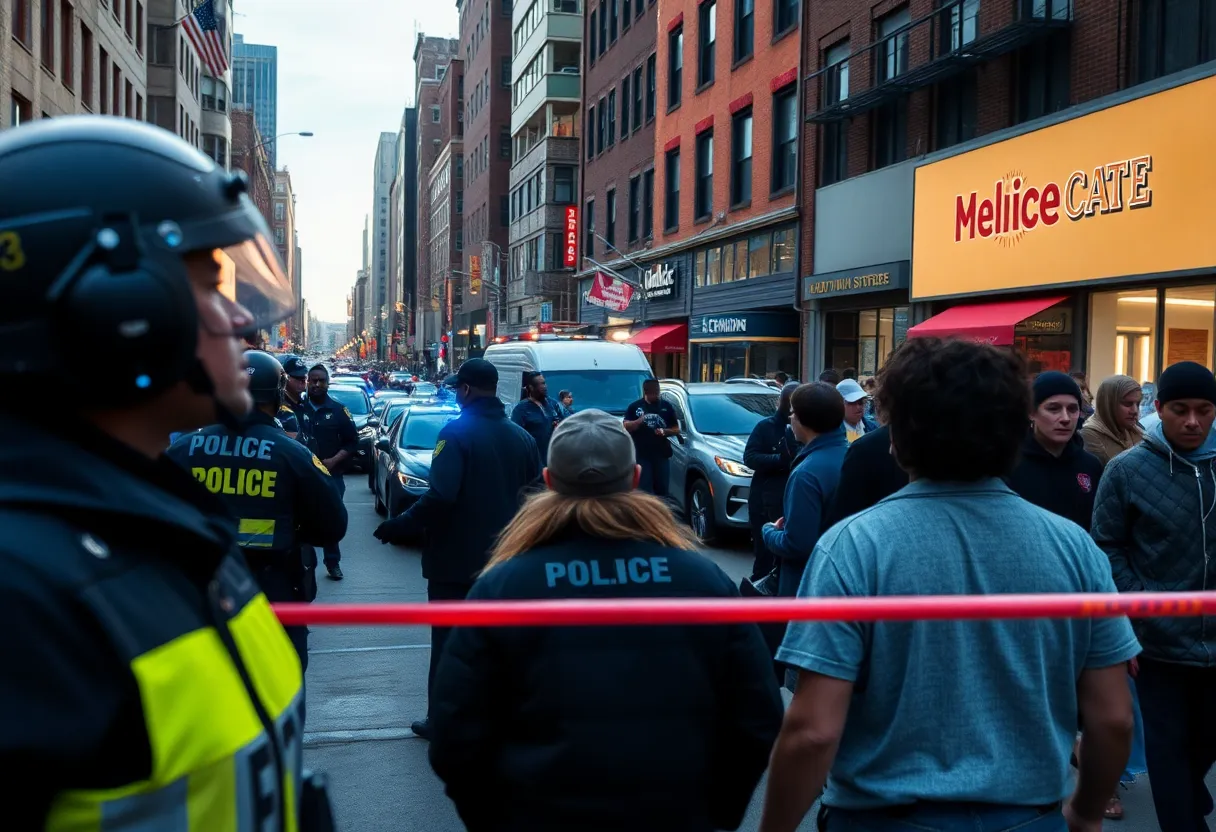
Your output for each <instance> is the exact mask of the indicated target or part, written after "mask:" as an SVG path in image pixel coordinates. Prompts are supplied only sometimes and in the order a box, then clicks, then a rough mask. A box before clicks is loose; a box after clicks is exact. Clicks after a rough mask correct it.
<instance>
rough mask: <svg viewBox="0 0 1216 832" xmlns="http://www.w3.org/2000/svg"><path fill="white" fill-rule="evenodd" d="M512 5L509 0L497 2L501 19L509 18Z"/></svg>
mask: <svg viewBox="0 0 1216 832" xmlns="http://www.w3.org/2000/svg"><path fill="white" fill-rule="evenodd" d="M512 8H513V4H512V2H511V0H499V4H498V13H499V14H500V15H502V16H503V17H510V16H511V10H512Z"/></svg>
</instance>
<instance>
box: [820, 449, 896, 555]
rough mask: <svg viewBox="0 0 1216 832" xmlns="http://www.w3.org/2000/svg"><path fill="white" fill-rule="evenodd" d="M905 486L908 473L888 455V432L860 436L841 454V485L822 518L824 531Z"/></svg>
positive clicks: (889, 453) (889, 452)
mask: <svg viewBox="0 0 1216 832" xmlns="http://www.w3.org/2000/svg"><path fill="white" fill-rule="evenodd" d="M907 484H908V473H907V472H906V471H904V469H903V468H900V467H899V463H898V462H896V461H895V457H893V456H892V455H891V429H890V428H888V427H887V426H886V425H882V426H880V427H878V428H877V429H875V430H873V431H870V432H869V433H867V434H865V435H864V436H861V437H860V438H858V439H856V440H855V441H854V442H853V444H852V445H850V446H849V450H848V453H846V454H845V455H844V466H843V467H842V468H841V469H840V485H838V486H836V496H835V498H834V499H833V501H832V507H831V509H830V510H829V511H828V512H827V513H826V514H825V515H824V522H823V529H824V531H827V530H828V529H830V528H831V527H832V526H834V525H836V524H837V523H839V522H840V521H841V520H844V519H846V518H848V517H852V516H853V515H854V514H857V513H858V512H861V511H865V510H866V509H867V508H869V507H870V506H872V505H874V504H875V503H877V502H878V501H879V500H881V499H883V498H884V497H890V496H891V495H892V494H894V493H895V492H896V491H898V490H899V489H901V488H903V487H904V486H905V485H907Z"/></svg>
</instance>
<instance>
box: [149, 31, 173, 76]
mask: <svg viewBox="0 0 1216 832" xmlns="http://www.w3.org/2000/svg"><path fill="white" fill-rule="evenodd" d="M148 48H149V49H150V50H151V51H150V52H149V53H148V63H150V64H155V65H156V66H174V65H175V64H176V63H177V54H176V51H177V29H170V28H169V27H168V26H155V25H151V26H149V27H148Z"/></svg>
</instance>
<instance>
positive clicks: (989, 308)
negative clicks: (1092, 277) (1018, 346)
mask: <svg viewBox="0 0 1216 832" xmlns="http://www.w3.org/2000/svg"><path fill="white" fill-rule="evenodd" d="M1064 300H1068V296H1067V295H1062V296H1060V297H1051V298H1035V299H1033V300H1010V301H1005V302H1004V303H978V304H975V305H972V306H955V307H953V308H952V309H947V310H946V311H945V312H942V313H941V314H940V315H934V316H933V317H932V318H929V320H927V321H922V322H921V323H919V324H917V325H916V326H914V327H912V328H910V329H909V330H908V337H909V338H948V337H950V336H956V337H959V338H965V339H967V340H968V341H986V342H987V343H989V344H995V345H996V346H998V347H1003V346H1008V345H1009V344H1012V343H1013V328H1014V327H1015V326H1017V325H1018V324H1020V323H1021V322H1022V321H1024V320H1026V319H1027V318H1033V317H1034V316H1035V315H1037V314H1039V313H1040V312H1042V311H1043V310H1044V309H1046V308H1048V307H1049V306H1055V305H1056V304H1057V303H1060V302H1061V301H1064Z"/></svg>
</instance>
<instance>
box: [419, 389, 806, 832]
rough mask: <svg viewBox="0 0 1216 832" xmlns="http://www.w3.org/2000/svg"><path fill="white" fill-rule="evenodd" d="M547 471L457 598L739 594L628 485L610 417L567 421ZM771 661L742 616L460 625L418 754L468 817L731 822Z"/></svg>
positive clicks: (579, 823) (747, 784) (756, 772)
mask: <svg viewBox="0 0 1216 832" xmlns="http://www.w3.org/2000/svg"><path fill="white" fill-rule="evenodd" d="M544 476H545V482H546V484H547V485H548V487H549V491H547V492H545V493H542V494H538V495H536V496H533V497H532V498H531V499H530V500H529V501H528V503H527V504H526V505H525V506H524V507H523V508H522V509H521V510H520V512H519V514H518V515H517V516H516V517H515V519H514V520H513V521H512V522H511V524H510V525H509V526H507V528H506V529H505V530H504V532H503V534H502V536H501V537H500V538H499V540H498V544H497V546H496V547H495V550H494V555H493V557H492V558H491V560H490V564H489V566H488V567H487V568H486V570H485V572H484V573H483V574H482V576H481V577H480V578H479V579H478V581H477V583H476V584H475V585H474V586H473V589H472V591H471V592H470V593H469V599H470V600H476V601H492V600H511V599H545V600H566V599H576V600H584V599H618V598H619V599H624V598H630V599H636V598H673V597H684V598H705V597H709V598H728V599H729V598H735V597H737V596H738V592H737V590H736V589H735V587H734V584H733V583H732V581H731V580H730V578H728V577H727V576H726V575H725V574H724V573H723V572H722V570H721V569H719V568H718V567H717V566H715V565H714V564H713V563H712V562H711V561H710V560H708V559H707V558H705V557H703V556H702V555H700V554H698V553H697V552H696V547H695V544H694V542H693V541H692V539H691V538H690V536H689V534H688V531H687V530H686V529H685V528H683V527H682V526H679V525H677V523H676V521H675V520H674V518H673V517H672V515H671V512H670V510H669V509H668V508H667V507H666V506H665V505H664V504H663V503H662V502H660V501H659V500H657V499H655V498H654V497H652V496H650V495H648V494H644V493H642V492H640V491H637V490H636V488H637V485H638V482H639V480H640V478H641V468H640V467H639V466H638V464H637V463H636V461H635V446H634V443H633V442H632V441H631V439H630V436H629V434H628V433H627V432H626V431H625V429H624V428H623V427H622V425H621V422H620V419H619V418H617V417H613V416H610V415H609V414H607V413H604V412H603V411H599V410H583V411H580V412H579V413H576V414H575V415H574V416H571V417H570V418H569V419H566V420H565V421H563V422H562V423H561V424H560V425H558V427H557V429H556V430H555V431H554V433H553V438H552V440H551V442H550V446H549V466H548V467H547V468H546V469H545V474H544ZM769 666H770V665H769V655H768V651H767V650H766V649H765V646H764V642H763V640H762V639H761V637H760V632H759V630H758V628H757V627H756V625H754V624H730V625H714V626H703V625H672V626H636V627H632V626H631V627H500V628H482V627H460V628H457V629H456V630H454V631H453V632H452V636H451V638H450V639H449V641H448V646H447V651H446V653H445V655H444V656H443V659H442V661H441V662H440V665H439V671H438V675H437V677H436V682H435V696H434V700H435V705H434V708H433V710H432V721H433V726H434V729H433V730H434V737H433V740H432V744H431V749H430V760H431V765H432V767H433V768H434V769H435V773H436V774H437V775H439V777H440V779H442V780H443V781H444V783H445V785H446V787H447V794H448V796H449V797H451V799H452V801H453V803H455V805H456V810H457V812H458V813H459V814H460V817H461V820H463V821H464V823H465V826H466V827H467V828H468V829H470V830H476V832H517V830H571V832H574V830H577V832H621V830H639V832H641V831H642V830H679V832H710V830H718V829H737V828H738V827H739V825H740V823H741V822H742V820H743V815H744V813H745V811H746V810H747V806H748V803H749V801H750V798H751V795H752V792H753V790H754V789H755V787H756V783H757V782H758V781H759V779H760V776H761V774H762V773H763V772H764V769H765V767H766V765H767V764H768V757H769V752H770V750H771V749H772V743H773V739H774V738H775V737H776V735H777V730H778V728H779V727H780V724H781V712H782V704H781V697H780V696H779V694H778V690H777V685H776V682H775V680H774V679H773V677H772V674H771V673H770V672H769Z"/></svg>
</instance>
